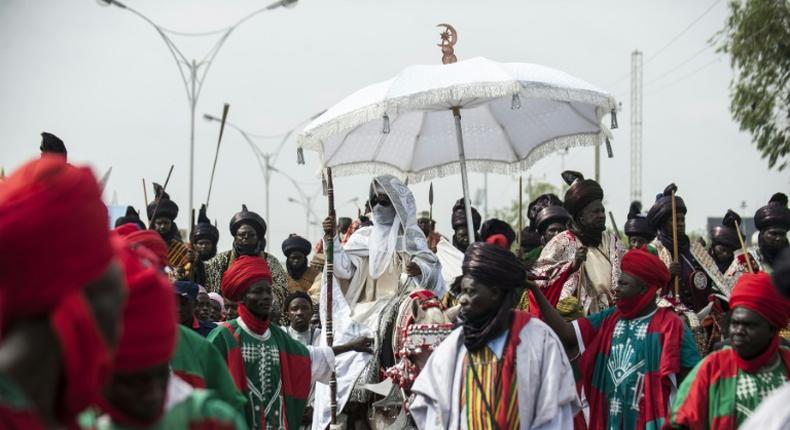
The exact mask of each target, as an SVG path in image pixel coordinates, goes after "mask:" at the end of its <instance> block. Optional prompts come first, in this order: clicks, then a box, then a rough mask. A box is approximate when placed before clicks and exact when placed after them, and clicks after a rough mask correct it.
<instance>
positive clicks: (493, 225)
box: [480, 218, 516, 244]
mask: <svg viewBox="0 0 790 430" xmlns="http://www.w3.org/2000/svg"><path fill="white" fill-rule="evenodd" d="M495 234H501V235H503V236H505V238H506V239H507V243H508V244H512V243H513V241H514V240H516V232H515V231H513V227H511V226H510V224H508V223H506V222H504V221H502V220H501V219H496V218H491V219H490V220H487V221H486V222H484V223H483V225H482V226H481V227H480V239H481V240H483V241H484V242H485V240H486V239H488V237H489V236H493V235H495Z"/></svg>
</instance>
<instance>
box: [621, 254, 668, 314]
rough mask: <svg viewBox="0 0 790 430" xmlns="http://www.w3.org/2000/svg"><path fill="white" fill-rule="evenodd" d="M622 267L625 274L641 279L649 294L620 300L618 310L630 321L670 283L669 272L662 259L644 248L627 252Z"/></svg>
mask: <svg viewBox="0 0 790 430" xmlns="http://www.w3.org/2000/svg"><path fill="white" fill-rule="evenodd" d="M620 267H621V268H622V271H623V273H628V274H629V275H631V276H634V277H636V278H639V279H640V280H641V281H642V282H644V283H645V284H647V286H648V289H647V292H646V293H645V294H642V295H641V296H638V297H634V298H632V299H620V300H618V302H617V309H618V310H619V311H620V313H622V314H623V316H624V317H625V318H626V319H630V318H634V317H635V316H637V315H638V314H639V313H640V312H641V311H642V310H643V309H644V308H645V306H647V305H648V304H649V303H650V302H651V301H653V300H655V299H656V291H658V289H659V288H661V287H663V286H664V285H666V284H667V282H669V277H670V276H669V270H667V266H666V265H664V263H663V262H662V261H661V259H659V258H658V257H656V256H655V255H653V254H651V253H649V252H647V251H646V250H644V249H642V248H639V249H632V250H630V251H628V252H626V253H625V255H624V256H623V260H622V263H621V266H620Z"/></svg>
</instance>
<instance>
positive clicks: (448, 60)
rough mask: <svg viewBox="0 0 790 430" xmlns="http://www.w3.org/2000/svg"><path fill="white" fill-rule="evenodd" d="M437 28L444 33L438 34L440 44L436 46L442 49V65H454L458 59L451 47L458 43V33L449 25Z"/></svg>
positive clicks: (440, 25)
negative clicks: (442, 29) (441, 29)
mask: <svg viewBox="0 0 790 430" xmlns="http://www.w3.org/2000/svg"><path fill="white" fill-rule="evenodd" d="M437 27H440V28H442V27H443V28H444V31H443V32H441V33H439V36H440V37H441V43H439V44H437V45H436V46H438V47H440V48H442V64H452V63H455V62H456V61H458V58H457V57H456V56H455V49H454V48H453V47H454V46H455V44H456V43H457V42H458V32H457V31H455V28H453V26H452V25H450V24H439V25H437Z"/></svg>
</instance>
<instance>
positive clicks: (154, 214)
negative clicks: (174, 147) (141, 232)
mask: <svg viewBox="0 0 790 430" xmlns="http://www.w3.org/2000/svg"><path fill="white" fill-rule="evenodd" d="M173 167H175V164H171V165H170V171H168V172H167V178H166V179H165V184H164V185H162V194H164V192H165V190H167V184H168V182H170V175H172V174H173ZM154 186H156V184H154ZM154 198H155V199H156V206H154V211H153V212H151V215H152V216H156V211H157V210H159V202H161V201H162V199H161V198H159V197H156V196H154ZM147 206H148V205H146V207H147ZM153 222H154V220H153V218H152V219H149V220H148V228H151V223H153Z"/></svg>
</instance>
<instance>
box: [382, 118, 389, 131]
mask: <svg viewBox="0 0 790 430" xmlns="http://www.w3.org/2000/svg"><path fill="white" fill-rule="evenodd" d="M383 119H384V125H382V127H381V132H382V133H384V134H390V117H389V115H387V114H384V118H383Z"/></svg>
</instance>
